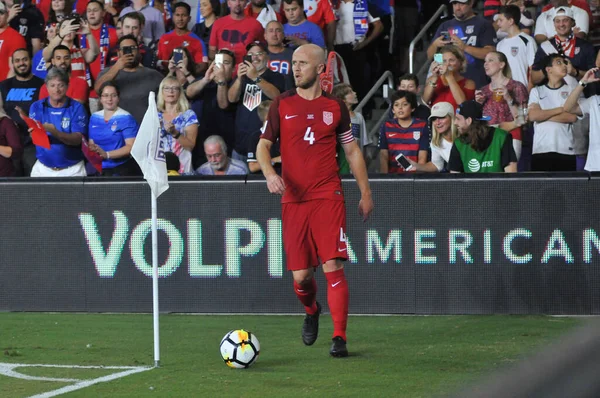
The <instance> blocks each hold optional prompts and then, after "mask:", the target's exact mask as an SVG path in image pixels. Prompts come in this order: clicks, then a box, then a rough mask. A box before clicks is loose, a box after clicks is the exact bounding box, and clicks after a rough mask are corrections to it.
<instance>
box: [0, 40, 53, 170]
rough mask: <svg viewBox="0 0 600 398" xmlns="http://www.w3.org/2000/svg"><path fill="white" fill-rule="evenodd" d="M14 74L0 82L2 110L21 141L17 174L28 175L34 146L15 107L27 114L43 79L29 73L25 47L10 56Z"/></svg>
mask: <svg viewBox="0 0 600 398" xmlns="http://www.w3.org/2000/svg"><path fill="white" fill-rule="evenodd" d="M11 62H12V65H13V69H14V70H15V76H13V77H11V78H8V79H6V80H4V81H2V82H0V94H1V95H2V99H3V101H4V110H5V111H6V113H7V114H8V116H10V117H11V118H12V120H14V122H15V123H16V124H17V126H18V127H19V132H20V133H21V139H22V143H23V150H24V152H23V157H22V159H21V162H20V164H18V165H15V168H16V171H17V175H21V176H23V175H24V176H29V174H30V172H31V168H32V167H33V164H34V163H35V161H36V156H35V146H34V145H33V144H32V142H31V138H30V136H29V133H28V132H27V130H28V129H27V124H25V122H24V121H23V119H21V116H19V113H18V112H17V111H16V110H15V107H16V106H18V107H20V108H21V109H22V110H23V111H24V112H25V113H26V114H29V107H30V106H31V104H33V103H34V102H35V101H37V100H38V99H39V95H40V88H41V87H42V85H43V84H44V81H43V80H42V79H40V78H39V77H37V76H34V75H33V74H32V73H31V55H30V53H29V51H28V50H27V49H25V48H22V49H19V50H16V51H15V52H14V53H13V56H12V61H11Z"/></svg>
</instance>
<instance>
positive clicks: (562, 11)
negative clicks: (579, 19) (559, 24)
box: [552, 6, 575, 20]
mask: <svg viewBox="0 0 600 398" xmlns="http://www.w3.org/2000/svg"><path fill="white" fill-rule="evenodd" d="M556 17H569V18H571V19H572V20H575V17H574V16H573V9H572V8H571V7H565V6H562V7H558V8H555V9H554V15H552V20H554V18H556Z"/></svg>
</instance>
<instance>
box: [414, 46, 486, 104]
mask: <svg viewBox="0 0 600 398" xmlns="http://www.w3.org/2000/svg"><path fill="white" fill-rule="evenodd" d="M440 53H441V55H442V63H438V62H434V63H433V64H432V75H431V77H429V78H428V79H427V85H426V86H425V90H424V92H423V102H425V103H426V104H431V105H435V104H436V103H438V102H449V103H451V104H452V106H454V108H455V109H456V107H457V106H458V105H460V104H462V103H463V102H465V101H467V100H471V99H474V98H475V82H474V81H473V80H471V79H467V78H466V77H465V76H463V73H464V72H465V71H466V67H467V63H466V59H465V57H464V55H463V53H462V52H461V51H460V50H459V49H458V48H457V47H455V46H452V45H448V46H444V47H442V49H441V50H440ZM482 69H483V68H482Z"/></svg>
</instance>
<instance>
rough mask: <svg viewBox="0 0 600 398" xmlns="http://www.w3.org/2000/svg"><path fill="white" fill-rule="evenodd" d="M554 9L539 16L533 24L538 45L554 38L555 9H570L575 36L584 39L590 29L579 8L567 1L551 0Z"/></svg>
mask: <svg viewBox="0 0 600 398" xmlns="http://www.w3.org/2000/svg"><path fill="white" fill-rule="evenodd" d="M550 3H551V4H552V5H553V6H554V7H553V8H551V9H549V10H548V11H544V12H543V13H541V14H540V16H539V17H538V18H537V20H536V22H535V31H534V34H533V35H534V36H535V40H536V41H537V42H538V44H541V43H543V42H544V41H546V40H548V39H549V38H551V37H554V35H555V34H556V30H555V28H554V15H555V11H556V9H557V8H559V7H562V6H566V7H570V8H571V11H572V12H573V19H574V20H575V36H577V37H579V38H581V39H585V38H586V36H587V34H588V32H589V29H590V17H589V15H588V14H587V12H585V10H582V9H581V8H579V7H575V6H571V5H570V3H571V1H569V0H551V2H550Z"/></svg>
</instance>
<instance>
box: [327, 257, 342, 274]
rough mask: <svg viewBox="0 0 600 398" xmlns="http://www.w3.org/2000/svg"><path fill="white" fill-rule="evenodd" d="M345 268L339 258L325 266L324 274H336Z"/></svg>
mask: <svg viewBox="0 0 600 398" xmlns="http://www.w3.org/2000/svg"><path fill="white" fill-rule="evenodd" d="M342 268H344V263H343V262H342V260H340V259H339V258H333V259H331V260H328V261H326V262H325V264H323V272H334V271H337V270H340V269H342Z"/></svg>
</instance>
